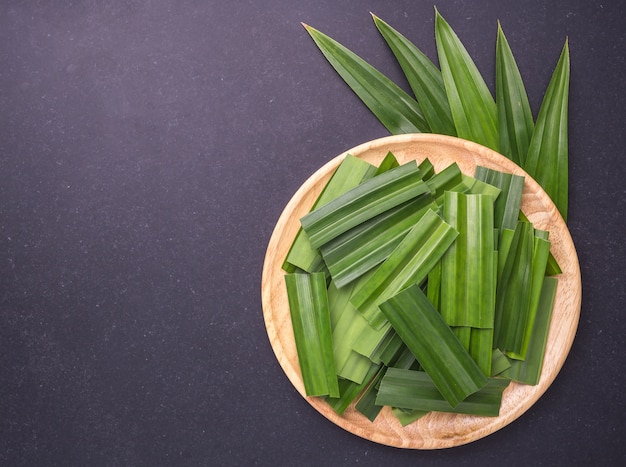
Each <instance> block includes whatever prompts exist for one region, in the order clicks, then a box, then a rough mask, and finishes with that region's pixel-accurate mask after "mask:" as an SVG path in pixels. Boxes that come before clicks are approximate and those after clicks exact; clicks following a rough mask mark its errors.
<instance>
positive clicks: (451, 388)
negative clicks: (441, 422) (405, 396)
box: [380, 284, 487, 410]
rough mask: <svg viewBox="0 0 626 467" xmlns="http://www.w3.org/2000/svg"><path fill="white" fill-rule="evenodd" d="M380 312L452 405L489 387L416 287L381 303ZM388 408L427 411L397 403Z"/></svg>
mask: <svg viewBox="0 0 626 467" xmlns="http://www.w3.org/2000/svg"><path fill="white" fill-rule="evenodd" d="M380 309H381V310H382V312H383V313H384V315H385V316H386V317H387V319H388V320H389V322H390V323H391V326H392V327H393V329H395V331H396V332H397V333H398V335H400V337H401V338H402V340H403V341H404V343H405V344H406V346H407V347H408V348H409V349H410V350H411V352H413V355H415V358H417V360H418V361H419V362H420V364H421V365H422V367H423V368H424V370H425V371H426V373H428V375H429V376H430V378H432V381H433V383H434V385H435V386H436V388H437V389H438V390H439V392H440V393H441V395H442V396H443V397H444V398H445V400H446V401H447V402H448V404H449V405H450V406H452V407H455V406H457V405H458V404H459V403H460V402H461V401H463V400H464V399H465V398H466V397H467V396H469V395H470V394H473V393H475V392H476V391H478V390H479V389H481V388H482V387H483V386H485V385H486V384H487V377H486V376H485V375H484V374H483V372H482V371H481V369H480V368H479V367H478V365H477V364H476V363H475V362H474V360H473V359H472V357H471V356H470V355H469V353H468V352H467V351H466V350H465V349H464V348H463V346H462V345H461V343H460V342H459V340H458V339H457V337H456V336H455V335H454V332H453V331H452V330H451V329H450V327H449V326H448V325H447V324H446V322H445V321H444V320H443V318H442V317H441V315H440V314H439V312H438V311H437V309H436V308H435V307H434V306H433V305H432V304H431V303H430V302H429V301H428V298H427V297H426V295H424V292H422V290H421V289H420V287H419V286H417V284H415V285H412V286H410V287H408V288H406V289H405V290H403V291H402V292H400V293H398V294H397V295H395V296H393V297H392V298H390V299H389V300H387V301H386V302H383V303H381V305H380ZM385 404H386V405H387V403H386V402H385ZM388 405H392V406H394V407H404V408H410V409H420V410H426V409H422V408H420V407H414V406H413V407H412V406H406V405H403V404H402V403H398V402H397V401H394V402H393V403H390V404H388Z"/></svg>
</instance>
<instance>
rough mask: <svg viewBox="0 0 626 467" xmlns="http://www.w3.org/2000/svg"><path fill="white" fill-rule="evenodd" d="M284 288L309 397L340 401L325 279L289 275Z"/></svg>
mask: <svg viewBox="0 0 626 467" xmlns="http://www.w3.org/2000/svg"><path fill="white" fill-rule="evenodd" d="M285 284H286V286H287V297H288V301H289V310H290V311H291V324H292V326H293V333H294V339H295V342H296V351H297V354H298V361H299V362H300V369H301V372H302V380H303V383H304V388H305V392H306V395H307V396H323V395H330V396H331V397H339V386H338V382H337V376H336V371H335V362H334V357H333V343H332V333H331V326H330V313H329V310H328V296H327V293H326V275H325V274H324V273H322V272H319V273H314V274H286V275H285Z"/></svg>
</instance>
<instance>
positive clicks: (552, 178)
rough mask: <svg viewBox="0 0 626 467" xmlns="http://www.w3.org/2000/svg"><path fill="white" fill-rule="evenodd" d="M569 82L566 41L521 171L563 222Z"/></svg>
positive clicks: (566, 169) (566, 184)
mask: <svg viewBox="0 0 626 467" xmlns="http://www.w3.org/2000/svg"><path fill="white" fill-rule="evenodd" d="M569 78H570V61H569V47H568V43H567V41H565V45H564V47H563V50H562V52H561V56H560V57H559V61H558V63H557V65H556V68H555V70H554V73H553V74H552V78H551V79H550V84H548V89H547V90H546V94H545V96H544V98H543V102H542V104H541V108H540V109H539V115H538V116H537V122H536V124H535V130H534V131H533V136H532V138H531V140H530V147H529V148H528V155H527V156H526V163H525V164H524V169H525V170H526V172H528V173H529V175H530V176H531V177H533V178H534V179H535V180H536V181H537V182H538V183H539V184H540V185H541V186H542V187H543V189H544V190H545V191H546V193H547V194H548V196H550V198H552V201H554V204H555V205H556V207H557V208H558V210H559V212H560V213H561V216H563V219H564V220H565V221H567V204H568V183H567V178H568V148H567V144H568V131H567V110H568V97H569V96H568V94H569Z"/></svg>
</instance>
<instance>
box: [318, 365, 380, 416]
mask: <svg viewBox="0 0 626 467" xmlns="http://www.w3.org/2000/svg"><path fill="white" fill-rule="evenodd" d="M380 370H381V365H375V364H373V363H372V364H371V367H370V369H369V371H368V372H367V375H366V377H365V378H363V382H362V383H360V384H358V383H355V382H354V381H350V380H347V379H341V380H339V397H328V396H327V397H326V398H325V400H326V402H328V404H329V405H330V406H331V407H332V409H333V410H334V411H335V412H337V414H339V415H341V414H342V413H344V412H345V410H346V409H347V408H348V407H349V406H350V404H352V402H354V401H355V400H356V399H358V397H359V396H360V395H361V393H362V392H363V390H364V389H365V388H367V387H368V386H369V385H370V384H371V382H372V379H373V378H374V377H375V376H376V375H377V374H379V373H380Z"/></svg>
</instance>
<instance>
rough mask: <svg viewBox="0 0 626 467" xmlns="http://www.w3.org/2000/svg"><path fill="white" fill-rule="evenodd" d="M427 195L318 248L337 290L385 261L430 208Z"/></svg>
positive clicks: (429, 197)
mask: <svg viewBox="0 0 626 467" xmlns="http://www.w3.org/2000/svg"><path fill="white" fill-rule="evenodd" d="M433 207H434V208H436V207H437V206H436V205H435V204H434V203H433V198H432V196H431V195H430V193H425V194H424V195H422V196H418V197H417V198H415V199H412V200H409V201H407V202H405V203H404V204H401V205H400V206H397V207H395V208H393V209H390V210H388V211H385V212H383V213H381V214H379V215H378V216H376V217H374V218H373V219H370V220H369V221H366V222H364V223H362V224H361V225H358V226H356V227H354V228H353V229H350V230H348V231H347V232H346V233H344V234H342V235H340V236H338V237H336V238H334V239H333V240H331V241H329V242H327V243H325V244H324V245H322V246H321V247H320V252H321V254H322V257H323V258H324V262H325V263H326V266H327V267H328V270H329V271H330V275H331V277H332V278H333V281H335V283H336V284H337V287H343V286H345V285H346V284H348V283H350V282H352V281H353V280H355V279H358V278H359V277H361V276H362V275H363V274H364V273H366V272H367V271H369V270H371V269H373V268H374V267H376V266H378V265H379V264H380V263H382V262H383V261H385V260H386V259H387V258H388V257H389V255H390V254H391V253H392V252H393V250H394V249H395V248H396V247H397V246H398V244H399V243H400V242H401V241H402V239H403V238H404V237H405V236H406V234H407V233H408V232H409V231H410V230H411V229H412V228H413V226H414V225H415V223H416V222H417V221H418V220H419V219H420V218H421V217H422V216H423V215H424V214H425V213H426V212H427V211H428V210H429V209H431V208H433Z"/></svg>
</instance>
